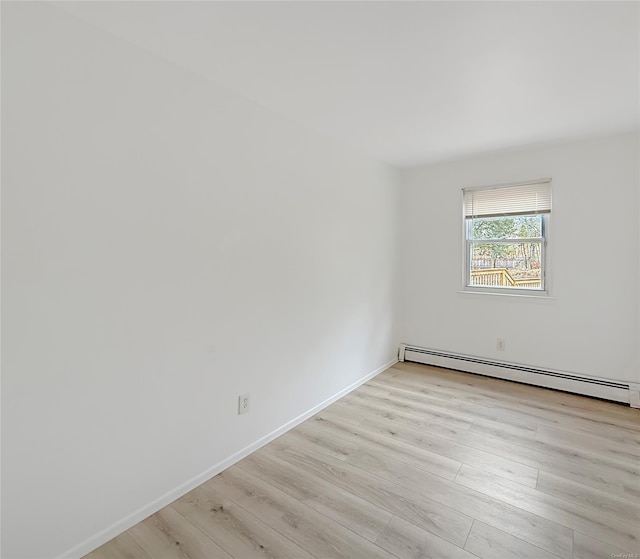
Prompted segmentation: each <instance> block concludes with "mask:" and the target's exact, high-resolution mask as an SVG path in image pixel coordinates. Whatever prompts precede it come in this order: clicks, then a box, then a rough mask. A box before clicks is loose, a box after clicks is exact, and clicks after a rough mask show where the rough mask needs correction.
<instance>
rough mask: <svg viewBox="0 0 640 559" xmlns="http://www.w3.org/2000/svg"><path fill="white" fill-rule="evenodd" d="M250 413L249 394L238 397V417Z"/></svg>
mask: <svg viewBox="0 0 640 559" xmlns="http://www.w3.org/2000/svg"><path fill="white" fill-rule="evenodd" d="M248 411H249V393H248V392H247V393H246V394H241V395H240V396H238V415H242V414H243V413H247V412H248Z"/></svg>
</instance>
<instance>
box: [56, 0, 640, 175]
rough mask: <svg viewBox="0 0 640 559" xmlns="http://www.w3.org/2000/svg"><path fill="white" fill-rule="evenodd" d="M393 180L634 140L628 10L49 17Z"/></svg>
mask: <svg viewBox="0 0 640 559" xmlns="http://www.w3.org/2000/svg"><path fill="white" fill-rule="evenodd" d="M56 6H58V7H60V8H61V9H64V10H66V11H69V12H72V13H74V14H75V15H77V16H79V17H81V18H83V19H84V20H86V21H89V22H91V23H93V24H95V25H97V26H99V27H101V28H104V29H106V30H108V31H111V32H113V33H115V34H117V35H119V36H120V37H121V38H123V39H126V40H127V41H130V42H132V43H135V44H137V45H139V46H142V47H144V48H146V49H148V50H150V51H152V52H154V53H156V54H158V55H160V56H163V57H164V58H166V59H169V60H171V61H173V62H174V63H176V64H178V65H180V66H182V67H185V68H188V69H189V70H191V71H193V72H195V73H197V74H199V75H201V76H204V77H205V78H207V79H209V80H211V81H213V82H216V83H217V84H220V85H222V86H224V87H226V88H228V89H230V90H233V91H235V92H237V93H239V94H241V95H243V96H244V97H246V98H249V99H251V100H253V101H255V102H257V103H259V104H261V105H263V106H265V107H268V108H270V109H272V110H274V111H277V112H279V113H281V114H283V115H286V116H287V117H289V118H293V119H295V120H296V121H298V122H300V123H304V124H305V125H307V126H310V127H311V128H314V129H316V130H319V131H321V132H322V133H324V134H327V135H329V136H331V137H334V138H340V139H341V140H342V141H344V142H346V143H348V144H351V145H352V146H354V147H356V148H358V149H360V150H361V151H363V152H365V153H368V154H370V155H373V156H374V157H376V158H378V159H381V160H384V161H387V162H389V163H392V164H394V165H398V166H406V165H411V164H417V163H422V162H432V161H436V160H440V159H444V158H451V157H456V156H461V155H465V154H469V153H473V152H480V151H487V150H493V149H501V148H505V147H511V146H520V145H528V144H533V143H540V142H549V141H558V140H570V139H574V138H580V137H586V136H592V135H598V134H607V133H613V132H617V131H622V130H631V129H637V128H638V119H639V75H640V71H639V64H640V62H639V38H638V37H639V27H640V26H639V21H640V20H639V15H640V14H639V6H640V4H639V3H638V2H608V1H605V2H589V3H586V2H184V1H183V2H58V3H56Z"/></svg>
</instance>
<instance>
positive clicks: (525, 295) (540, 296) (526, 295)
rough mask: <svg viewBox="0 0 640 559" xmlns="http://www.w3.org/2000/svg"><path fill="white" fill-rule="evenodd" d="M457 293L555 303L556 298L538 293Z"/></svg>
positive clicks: (461, 291)
mask: <svg viewBox="0 0 640 559" xmlns="http://www.w3.org/2000/svg"><path fill="white" fill-rule="evenodd" d="M457 293H461V294H463V295H480V296H482V297H487V296H489V297H514V298H516V299H534V300H535V299H537V300H543V301H556V300H557V299H556V297H551V295H548V294H546V293H540V294H535V295H534V294H529V293H514V292H513V291H510V292H508V293H500V292H499V291H475V290H474V291H472V290H467V289H461V290H459V291H457Z"/></svg>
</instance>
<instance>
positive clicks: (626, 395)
mask: <svg viewBox="0 0 640 559" xmlns="http://www.w3.org/2000/svg"><path fill="white" fill-rule="evenodd" d="M398 360H399V361H411V362H414V363H423V364H425V365H434V366H436V367H443V368H445V369H453V370H456V371H464V372H467V373H475V374H479V375H484V376H489V377H495V378H500V379H504V380H513V381H516V382H521V383H524V384H532V385H534V386H542V387H544V388H553V389H555V390H563V391H565V392H573V393H575V394H582V395H584V396H593V397H595V398H602V399H605V400H612V401H614V402H622V403H625V404H629V405H630V406H631V407H633V408H640V384H637V383H630V382H623V381H614V380H609V379H603V378H596V377H586V376H580V375H577V374H575V373H569V372H563V371H555V370H550V369H540V368H537V367H529V366H526V365H520V364H517V363H508V362H505V361H495V360H491V359H485V358H482V357H473V356H471V355H461V354H457V353H448V352H444V351H437V350H434V349H427V348H424V347H416V346H411V345H407V344H400V350H399V353H398Z"/></svg>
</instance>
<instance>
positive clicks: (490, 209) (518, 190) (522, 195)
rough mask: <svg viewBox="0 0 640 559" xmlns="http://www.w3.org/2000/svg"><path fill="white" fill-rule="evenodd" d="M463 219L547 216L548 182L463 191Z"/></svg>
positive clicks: (549, 192)
mask: <svg viewBox="0 0 640 559" xmlns="http://www.w3.org/2000/svg"><path fill="white" fill-rule="evenodd" d="M462 192H463V194H464V215H465V217H500V216H508V215H522V214H544V213H550V212H551V179H537V180H534V181H529V182H527V183H517V184H511V185H497V186H488V187H479V188H478V187H476V188H463V189H462Z"/></svg>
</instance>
